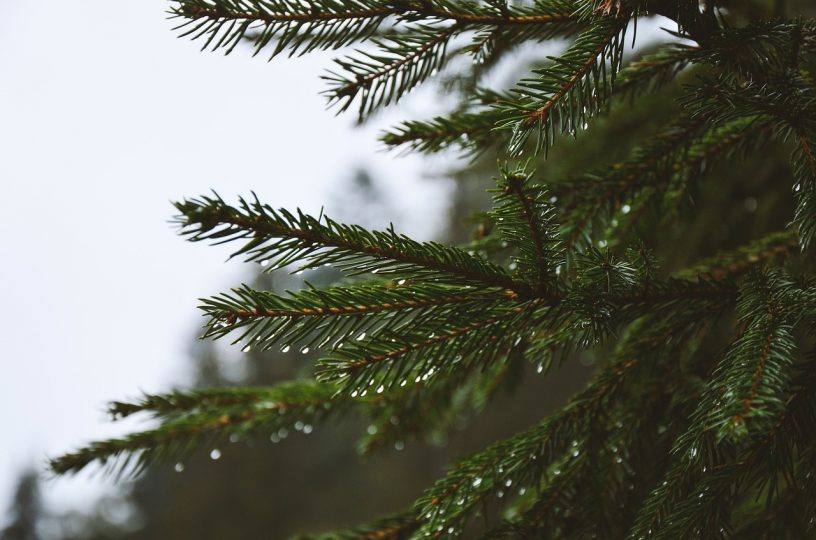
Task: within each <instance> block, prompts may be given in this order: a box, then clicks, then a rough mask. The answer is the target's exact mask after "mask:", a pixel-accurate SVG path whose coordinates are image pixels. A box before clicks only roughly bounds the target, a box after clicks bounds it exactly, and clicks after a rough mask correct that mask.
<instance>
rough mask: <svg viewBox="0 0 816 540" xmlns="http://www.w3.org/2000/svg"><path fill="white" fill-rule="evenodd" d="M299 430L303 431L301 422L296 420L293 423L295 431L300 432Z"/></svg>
mask: <svg viewBox="0 0 816 540" xmlns="http://www.w3.org/2000/svg"><path fill="white" fill-rule="evenodd" d="M301 429H303V422H301V421H300V420H298V421H297V422H295V431H300V430H301Z"/></svg>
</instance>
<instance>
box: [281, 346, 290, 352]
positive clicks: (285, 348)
mask: <svg viewBox="0 0 816 540" xmlns="http://www.w3.org/2000/svg"><path fill="white" fill-rule="evenodd" d="M291 350H292V347H291V346H290V345H284V346H283V348H282V349H281V352H282V353H288V352H289V351H291Z"/></svg>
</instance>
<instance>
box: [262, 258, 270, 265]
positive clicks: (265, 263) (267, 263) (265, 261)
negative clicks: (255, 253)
mask: <svg viewBox="0 0 816 540" xmlns="http://www.w3.org/2000/svg"><path fill="white" fill-rule="evenodd" d="M261 266H269V259H264V260H262V261H261Z"/></svg>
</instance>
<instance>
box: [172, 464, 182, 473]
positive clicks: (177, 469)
mask: <svg viewBox="0 0 816 540" xmlns="http://www.w3.org/2000/svg"><path fill="white" fill-rule="evenodd" d="M173 470H175V471H176V472H178V473H180V472H184V464H183V463H176V464H175V465H174V466H173Z"/></svg>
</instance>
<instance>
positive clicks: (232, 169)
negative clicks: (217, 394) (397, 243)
mask: <svg viewBox="0 0 816 540" xmlns="http://www.w3.org/2000/svg"><path fill="white" fill-rule="evenodd" d="M167 5H168V4H167V2H165V1H164V0H118V1H115V2H111V1H110V0H106V1H103V0H81V1H66V0H37V1H31V0H2V1H0V186H2V191H0V193H2V196H0V294H2V306H3V309H2V310H0V354H1V355H2V362H3V364H2V365H3V374H2V376H0V425H2V426H3V427H2V435H0V456H1V457H2V459H0V516H2V515H3V512H4V511H5V509H6V507H7V505H8V502H9V499H8V497H9V495H10V493H11V489H12V487H13V483H14V480H15V479H16V474H17V473H18V471H19V470H20V468H21V467H23V466H25V465H28V464H35V465H42V464H43V463H44V460H45V458H46V456H49V455H55V454H58V453H59V452H62V451H66V450H69V449H71V448H74V447H76V446H78V445H81V444H82V443H84V442H87V441H89V440H90V439H93V438H98V437H102V436H107V435H111V434H113V433H116V429H117V428H116V426H113V425H111V424H110V423H109V422H108V421H107V418H106V417H105V416H104V414H103V412H102V411H103V408H104V404H105V403H106V401H108V400H110V399H116V398H123V397H132V396H134V395H136V394H137V393H138V391H139V390H145V391H161V390H166V389H168V388H169V387H170V386H171V385H173V384H177V383H182V382H184V380H185V376H186V375H187V373H186V372H185V367H186V366H187V365H188V364H189V361H188V359H187V356H186V354H187V348H188V346H189V340H190V337H191V336H192V335H193V333H194V332H195V330H196V328H197V325H198V324H199V322H200V321H199V318H198V313H197V311H196V309H195V306H196V298H198V297H200V296H204V295H208V294H213V293H215V292H218V291H220V290H223V289H225V288H227V287H229V286H232V285H235V284H237V283H239V282H240V281H241V279H242V277H243V275H244V272H245V271H246V268H241V266H242V265H240V264H237V263H230V264H225V263H224V259H225V257H226V254H227V252H226V251H225V250H224V249H221V250H218V249H213V248H208V247H206V246H204V245H200V244H198V245H194V244H187V243H185V242H183V241H182V240H180V239H179V238H178V237H177V236H176V235H175V232H174V231H173V229H172V228H171V227H170V225H169V224H168V223H167V220H168V219H169V218H170V217H171V215H172V208H171V206H170V204H169V201H170V200H171V199H178V198H180V197H183V196H185V195H188V196H189V195H196V194H199V193H202V192H206V191H207V190H208V189H210V188H215V189H217V190H218V191H219V192H220V193H221V194H222V195H223V196H225V197H227V198H230V197H232V196H234V195H237V194H240V193H243V194H246V193H248V191H249V190H250V189H254V190H256V191H257V192H258V193H259V194H260V196H261V198H262V199H264V200H266V201H267V202H269V203H270V204H272V205H274V206H286V207H290V208H291V207H295V206H300V207H302V208H304V209H306V210H308V211H312V212H316V211H319V209H320V206H321V205H323V204H326V205H327V212H328V211H331V210H332V206H331V200H330V199H331V193H332V192H333V191H334V192H336V190H337V185H338V183H339V182H342V181H343V180H344V179H346V178H347V177H348V176H349V175H350V174H351V173H352V172H353V170H354V169H355V168H356V167H357V166H358V165H360V164H367V165H368V166H369V167H370V169H371V171H372V172H373V173H374V176H375V178H376V180H377V182H378V185H379V186H380V187H381V188H383V189H385V190H386V193H389V194H391V197H390V199H391V201H393V202H390V203H389V205H390V206H392V207H396V209H397V216H399V215H403V216H405V215H409V214H410V215H413V216H414V217H416V216H421V219H411V220H406V223H405V225H406V226H405V227H404V228H403V230H406V231H408V232H410V233H413V234H416V235H419V236H425V237H427V236H428V235H429V234H431V233H432V231H433V230H434V227H435V224H436V223H438V222H439V219H438V218H439V216H440V214H441V213H442V212H444V202H443V201H444V192H445V190H444V186H442V185H440V184H439V183H438V182H431V181H423V180H422V179H421V170H420V163H419V162H418V161H417V160H416V159H407V158H397V157H395V156H394V155H390V154H385V153H383V152H382V151H381V147H380V146H379V144H378V143H377V141H376V132H377V129H376V126H374V127H370V128H366V129H363V130H360V129H354V128H353V126H352V120H353V118H352V116H351V115H346V116H343V117H339V118H337V117H334V115H333V113H331V112H327V111H326V110H325V102H324V99H323V98H322V97H321V96H319V95H318V92H319V91H320V90H322V89H323V85H322V83H321V81H320V80H319V75H320V73H321V71H322V69H323V68H324V67H326V66H327V65H328V60H329V57H328V56H327V55H318V56H311V57H307V58H302V59H299V60H287V59H285V58H281V59H278V60H276V61H275V62H273V63H271V64H267V63H266V62H264V61H263V60H262V59H259V58H256V59H251V58H250V57H249V55H247V54H242V53H241V52H236V53H234V54H233V55H232V56H230V57H227V58H224V57H223V56H222V55H220V54H212V53H201V52H199V50H198V46H197V45H196V44H193V43H190V42H188V41H183V40H179V39H177V38H176V37H175V36H174V34H173V33H172V32H171V31H170V28H171V26H172V23H171V22H170V21H168V20H166V15H165V10H166V8H167ZM409 107H410V103H409ZM402 113H403V114H405V115H407V116H410V115H411V113H412V112H411V111H408V112H406V111H402ZM392 118H395V117H394V116H393V115H392ZM387 122H388V119H385V120H383V121H381V122H379V124H378V125H379V126H382V125H383V123H387ZM317 149H320V151H319V153H317V152H316V151H317ZM335 210H336V211H335V212H334V214H335V215H336V214H338V213H339V214H341V215H342V214H345V215H348V214H349V213H348V212H347V211H344V209H335ZM393 218H394V216H391V215H388V216H385V215H383V216H381V220H380V221H381V223H382V224H387V222H388V221H389V220H390V219H393ZM397 221H399V220H397ZM99 486H100V480H99V479H90V480H89V479H87V478H84V477H80V478H74V479H69V480H62V479H61V480H58V481H55V482H50V483H49V484H48V486H47V490H46V491H47V495H48V499H49V501H50V502H51V503H53V504H55V505H57V506H59V507H63V508H64V507H65V506H66V505H67V506H80V507H83V506H87V503H88V501H89V500H91V499H92V498H93V495H94V494H95V493H97V492H98V491H99ZM83 503H84V504H83ZM0 521H2V518H1V517H0Z"/></svg>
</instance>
